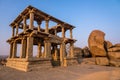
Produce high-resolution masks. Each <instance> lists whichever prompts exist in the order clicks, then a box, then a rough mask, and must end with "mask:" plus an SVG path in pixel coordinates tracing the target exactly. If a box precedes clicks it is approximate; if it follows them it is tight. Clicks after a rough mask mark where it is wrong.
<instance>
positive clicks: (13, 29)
mask: <svg viewBox="0 0 120 80" xmlns="http://www.w3.org/2000/svg"><path fill="white" fill-rule="evenodd" d="M14 36H15V28H14V27H12V37H14Z"/></svg>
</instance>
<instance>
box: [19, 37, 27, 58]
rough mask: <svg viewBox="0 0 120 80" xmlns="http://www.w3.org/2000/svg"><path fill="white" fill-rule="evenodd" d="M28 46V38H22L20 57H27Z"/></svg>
mask: <svg viewBox="0 0 120 80" xmlns="http://www.w3.org/2000/svg"><path fill="white" fill-rule="evenodd" d="M26 47H27V40H26V38H23V39H22V40H21V54H20V58H25V57H26Z"/></svg>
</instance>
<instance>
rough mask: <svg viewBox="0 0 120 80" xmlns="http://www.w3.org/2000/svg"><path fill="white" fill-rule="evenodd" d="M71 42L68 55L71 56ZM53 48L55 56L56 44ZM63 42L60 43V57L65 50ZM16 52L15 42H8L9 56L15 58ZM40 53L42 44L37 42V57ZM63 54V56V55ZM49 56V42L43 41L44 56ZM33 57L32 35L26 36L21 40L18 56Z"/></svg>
mask: <svg viewBox="0 0 120 80" xmlns="http://www.w3.org/2000/svg"><path fill="white" fill-rule="evenodd" d="M73 47H74V45H73V43H70V54H69V56H70V57H73ZM53 48H54V50H55V56H56V55H57V45H55V46H53ZM65 49H66V47H65V44H64V43H63V44H61V45H60V58H63V57H65V54H66V53H65V52H66V50H65ZM16 53H17V43H16V42H12V43H11V44H10V58H15V57H16ZM41 55H42V45H41V43H40V42H39V43H38V54H37V57H39V58H40V57H41ZM63 55H64V56H63ZM50 56H51V43H49V42H46V41H45V42H44V56H43V57H44V58H49V57H50ZM30 57H33V37H28V38H27V39H25V38H24V39H22V40H21V54H20V58H30Z"/></svg>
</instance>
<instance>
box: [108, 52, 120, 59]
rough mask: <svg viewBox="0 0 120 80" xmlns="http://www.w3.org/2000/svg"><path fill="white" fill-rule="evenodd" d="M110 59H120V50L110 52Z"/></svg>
mask: <svg viewBox="0 0 120 80" xmlns="http://www.w3.org/2000/svg"><path fill="white" fill-rule="evenodd" d="M108 56H109V58H110V59H120V52H108Z"/></svg>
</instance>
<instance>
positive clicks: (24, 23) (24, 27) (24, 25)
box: [22, 16, 27, 33]
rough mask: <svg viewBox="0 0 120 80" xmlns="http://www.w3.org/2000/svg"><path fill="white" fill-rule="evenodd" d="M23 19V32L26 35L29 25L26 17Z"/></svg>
mask: <svg viewBox="0 0 120 80" xmlns="http://www.w3.org/2000/svg"><path fill="white" fill-rule="evenodd" d="M22 18H23V31H24V33H25V31H26V27H27V26H26V25H27V23H26V16H23V17H22Z"/></svg>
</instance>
